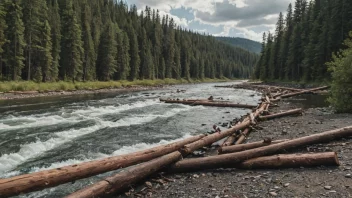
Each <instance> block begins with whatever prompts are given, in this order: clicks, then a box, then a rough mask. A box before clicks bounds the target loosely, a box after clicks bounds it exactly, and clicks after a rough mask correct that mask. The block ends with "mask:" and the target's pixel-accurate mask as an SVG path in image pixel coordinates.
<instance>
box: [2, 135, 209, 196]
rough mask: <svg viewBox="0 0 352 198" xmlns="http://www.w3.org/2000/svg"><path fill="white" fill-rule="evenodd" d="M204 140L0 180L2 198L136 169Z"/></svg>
mask: <svg viewBox="0 0 352 198" xmlns="http://www.w3.org/2000/svg"><path fill="white" fill-rule="evenodd" d="M203 137H205V135H198V136H194V137H190V138H187V139H184V140H181V141H177V142H175V143H171V144H167V145H162V146H157V147H154V148H151V149H147V150H144V151H139V152H135V153H130V154H126V155H120V156H114V157H108V158H104V159H100V160H94V161H89V162H84V163H80V164H75V165H71V166H64V167H61V168H56V169H51V170H45V171H40V172H36V173H30V174H25V175H19V176H15V177H11V178H6V179H0V197H9V196H14V195H19V194H22V193H27V192H32V191H37V190H42V189H45V188H49V187H54V186H57V185H60V184H63V183H67V182H72V181H75V180H78V179H82V178H87V177H90V176H93V175H98V174H101V173H105V172H108V171H113V170H117V169H120V168H124V167H128V166H132V165H136V164H139V163H142V162H146V161H149V160H152V159H154V158H157V157H160V156H163V155H166V154H168V153H171V152H174V151H177V150H178V149H180V148H181V147H182V146H184V145H186V144H189V143H191V142H194V141H197V140H199V139H201V138H203Z"/></svg>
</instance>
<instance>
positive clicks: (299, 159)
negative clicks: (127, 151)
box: [167, 152, 340, 173]
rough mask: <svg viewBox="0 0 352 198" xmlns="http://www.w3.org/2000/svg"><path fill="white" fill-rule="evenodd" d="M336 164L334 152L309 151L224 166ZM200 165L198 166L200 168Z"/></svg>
mask: <svg viewBox="0 0 352 198" xmlns="http://www.w3.org/2000/svg"><path fill="white" fill-rule="evenodd" d="M321 165H324V166H338V165H340V162H339V160H338V158H337V155H336V153H335V152H326V153H310V154H288V155H274V156H266V157H258V158H253V159H249V160H246V161H244V162H240V163H237V162H233V163H230V164H227V165H226V166H224V168H230V167H232V168H240V169H260V168H275V169H277V168H297V167H311V166H321ZM201 168H202V167H200V169H201ZM185 170H186V167H184V166H183V165H179V166H172V167H170V168H168V169H167V172H169V173H177V172H185Z"/></svg>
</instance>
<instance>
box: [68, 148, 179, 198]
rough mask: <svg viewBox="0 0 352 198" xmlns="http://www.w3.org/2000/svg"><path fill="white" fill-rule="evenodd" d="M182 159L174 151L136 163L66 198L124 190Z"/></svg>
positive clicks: (103, 194)
mask: <svg viewBox="0 0 352 198" xmlns="http://www.w3.org/2000/svg"><path fill="white" fill-rule="evenodd" d="M180 159H182V155H181V153H180V152H178V151H176V152H173V153H170V154H168V155H165V156H162V157H160V158H157V159H154V160H152V161H149V162H146V163H143V164H140V165H137V166H135V167H132V168H130V169H128V170H125V171H122V172H120V173H117V174H116V175H114V176H111V177H108V178H105V179H104V180H101V181H100V182H98V183H95V184H93V185H90V186H88V187H86V188H84V189H81V190H79V191H77V192H75V193H72V194H71V195H69V196H66V198H77V197H79V198H88V197H89V198H94V197H104V196H107V195H111V194H113V193H115V192H118V191H121V190H125V189H126V188H128V187H129V186H131V185H132V184H134V183H136V182H138V181H140V180H142V179H145V178H146V177H148V176H149V175H151V174H153V173H156V172H157V171H159V170H161V169H162V168H164V167H165V166H167V165H169V164H171V163H173V162H176V161H178V160H180Z"/></svg>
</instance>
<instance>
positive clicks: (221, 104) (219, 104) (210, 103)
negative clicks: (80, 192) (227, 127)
mask: <svg viewBox="0 0 352 198" xmlns="http://www.w3.org/2000/svg"><path fill="white" fill-rule="evenodd" d="M163 102H165V103H177V104H188V105H195V106H198V105H202V106H211V107H236V108H248V109H253V108H255V107H257V106H256V105H248V104H235V103H227V102H214V101H200V100H197V101H193V100H191V101H189V100H164V101H163Z"/></svg>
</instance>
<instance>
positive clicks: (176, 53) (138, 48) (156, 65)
mask: <svg viewBox="0 0 352 198" xmlns="http://www.w3.org/2000/svg"><path fill="white" fill-rule="evenodd" d="M22 8H23V9H22ZM241 42H242V41H241ZM245 43H251V42H250V41H246V42H245ZM257 60H258V55H257V54H255V53H252V52H248V51H246V50H244V49H241V48H236V47H233V46H231V45H229V44H227V43H224V42H219V41H218V40H217V39H216V38H215V37H213V36H210V35H204V34H203V35H202V34H199V33H194V32H192V31H189V30H185V29H183V28H181V27H179V26H177V24H175V22H174V20H173V19H172V18H171V17H169V16H168V15H165V16H163V17H162V19H161V16H160V14H159V11H157V10H153V9H151V8H150V7H146V8H145V9H144V11H142V12H138V9H137V7H136V6H134V5H132V6H131V7H130V8H129V7H128V6H127V4H126V3H125V2H123V1H115V0H94V1H93V0H92V1H90V0H80V1H74V0H60V1H59V0H23V1H22V0H21V1H15V0H2V1H0V79H1V80H29V81H35V82H56V81H58V80H61V81H73V82H80V81H94V80H101V81H110V80H126V79H128V80H137V79H155V78H156V79H165V78H169V79H171V78H175V79H182V78H184V79H187V80H190V79H205V78H223V77H228V78H237V77H241V78H244V77H246V78H248V77H250V75H251V73H252V71H253V68H252V67H253V65H254V64H255V63H256V62H257Z"/></svg>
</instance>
